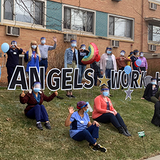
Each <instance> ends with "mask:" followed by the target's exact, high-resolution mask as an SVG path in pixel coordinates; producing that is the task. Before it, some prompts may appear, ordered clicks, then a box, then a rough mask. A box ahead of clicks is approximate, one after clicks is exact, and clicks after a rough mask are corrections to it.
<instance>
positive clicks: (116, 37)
mask: <svg viewBox="0 0 160 160" xmlns="http://www.w3.org/2000/svg"><path fill="white" fill-rule="evenodd" d="M109 16H113V17H118V18H123V19H127V20H132V21H133V23H132V38H127V37H119V36H114V35H109ZM107 25H108V27H107V28H108V30H107V37H108V38H109V39H115V40H127V41H131V42H133V41H134V18H130V17H124V16H120V15H116V14H108V24H107Z"/></svg>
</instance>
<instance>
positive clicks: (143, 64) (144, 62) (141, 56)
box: [138, 52, 148, 71]
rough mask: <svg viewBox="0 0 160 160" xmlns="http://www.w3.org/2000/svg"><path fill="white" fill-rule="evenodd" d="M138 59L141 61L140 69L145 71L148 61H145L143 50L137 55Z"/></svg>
mask: <svg viewBox="0 0 160 160" xmlns="http://www.w3.org/2000/svg"><path fill="white" fill-rule="evenodd" d="M138 59H140V60H141V61H142V63H141V65H140V70H141V71H147V69H148V63H147V60H146V58H145V57H144V54H143V52H141V53H140V56H139V57H138Z"/></svg>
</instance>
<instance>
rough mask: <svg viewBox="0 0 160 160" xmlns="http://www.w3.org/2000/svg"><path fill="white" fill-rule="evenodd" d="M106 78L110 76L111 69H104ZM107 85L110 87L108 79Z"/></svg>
mask: <svg viewBox="0 0 160 160" xmlns="http://www.w3.org/2000/svg"><path fill="white" fill-rule="evenodd" d="M105 75H106V78H111V69H106V71H105ZM108 87H109V89H110V88H111V81H110V80H109V81H108Z"/></svg>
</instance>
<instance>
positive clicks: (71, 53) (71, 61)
mask: <svg viewBox="0 0 160 160" xmlns="http://www.w3.org/2000/svg"><path fill="white" fill-rule="evenodd" d="M76 47H77V41H76V40H74V39H71V47H70V48H67V49H66V51H65V54H64V68H73V73H72V74H71V76H72V82H70V83H71V84H72V83H73V75H74V69H75V68H78V51H77V49H76ZM66 96H67V97H69V98H75V96H74V95H73V94H72V90H69V91H67V94H66Z"/></svg>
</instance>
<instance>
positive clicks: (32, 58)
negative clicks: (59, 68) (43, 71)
mask: <svg viewBox="0 0 160 160" xmlns="http://www.w3.org/2000/svg"><path fill="white" fill-rule="evenodd" d="M24 59H25V62H28V63H27V67H26V72H27V73H29V67H37V71H38V72H39V61H40V60H41V55H40V51H39V47H38V45H37V42H36V41H32V42H31V44H30V48H29V51H27V52H26V54H25V57H24Z"/></svg>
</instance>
